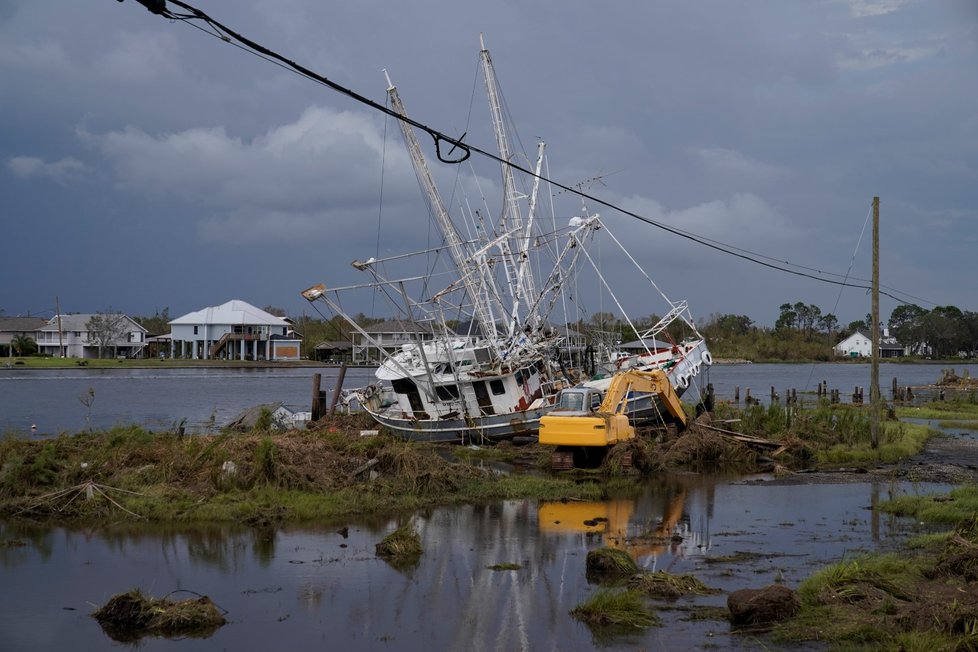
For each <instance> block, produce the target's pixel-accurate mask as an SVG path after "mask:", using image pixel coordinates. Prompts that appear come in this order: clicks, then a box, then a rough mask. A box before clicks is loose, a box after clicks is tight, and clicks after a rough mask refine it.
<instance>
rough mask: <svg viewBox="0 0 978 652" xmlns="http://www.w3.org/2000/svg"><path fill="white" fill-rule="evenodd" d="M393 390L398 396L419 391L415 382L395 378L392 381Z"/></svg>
mask: <svg viewBox="0 0 978 652" xmlns="http://www.w3.org/2000/svg"><path fill="white" fill-rule="evenodd" d="M391 388H392V389H393V390H394V391H395V392H396V393H398V394H410V393H411V392H412V391H417V389H418V388H417V387H416V386H415V385H414V381H411V380H408V379H407V378H395V379H394V380H392V381H391Z"/></svg>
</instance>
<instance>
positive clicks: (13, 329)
mask: <svg viewBox="0 0 978 652" xmlns="http://www.w3.org/2000/svg"><path fill="white" fill-rule="evenodd" d="M47 323H48V320H47V319H41V318H40V317H0V355H4V356H8V357H10V356H13V354H14V348H13V347H12V346H10V344H11V342H13V341H14V340H15V339H16V338H18V337H20V336H21V335H26V336H27V337H29V338H31V339H32V340H34V341H35V342H36V341H37V330H38V329H39V328H42V327H43V326H44V325H45V324H47Z"/></svg>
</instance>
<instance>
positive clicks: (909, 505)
mask: <svg viewBox="0 0 978 652" xmlns="http://www.w3.org/2000/svg"><path fill="white" fill-rule="evenodd" d="M880 509H882V510H883V511H884V512H887V513H889V514H895V515H897V516H912V517H914V518H915V519H916V520H918V521H922V522H924V523H946V524H951V523H957V522H959V521H961V520H963V519H966V518H968V517H970V516H971V515H972V514H973V513H975V512H976V511H978V486H976V485H967V486H964V487H958V488H956V489H952V490H951V491H950V493H947V494H929V495H923V496H898V497H897V498H894V499H893V500H889V501H887V502H884V503H882V504H881V505H880Z"/></svg>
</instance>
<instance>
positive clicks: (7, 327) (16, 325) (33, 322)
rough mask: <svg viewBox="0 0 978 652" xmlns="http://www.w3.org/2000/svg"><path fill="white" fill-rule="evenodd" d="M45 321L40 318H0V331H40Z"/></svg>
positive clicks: (46, 321)
mask: <svg viewBox="0 0 978 652" xmlns="http://www.w3.org/2000/svg"><path fill="white" fill-rule="evenodd" d="M46 323H48V320H47V319H41V318H40V317H0V331H3V332H5V333H30V332H32V331H36V330H40V329H41V328H42V327H43V326H44V324H46Z"/></svg>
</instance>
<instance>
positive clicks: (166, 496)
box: [0, 404, 931, 523]
mask: <svg viewBox="0 0 978 652" xmlns="http://www.w3.org/2000/svg"><path fill="white" fill-rule="evenodd" d="M712 424H717V425H712ZM318 426H319V427H317V428H316V429H313V430H292V431H288V432H275V433H272V432H266V431H262V430H260V429H259V430H256V431H252V432H249V433H231V432H225V433H221V434H213V435H193V436H186V437H185V436H180V435H177V434H174V433H172V432H150V431H147V430H144V429H142V428H139V427H135V426H130V427H116V428H113V429H111V430H107V431H103V432H96V433H81V434H77V435H71V436H69V435H62V436H60V437H57V438H54V439H47V440H38V441H31V440H27V439H24V438H14V437H8V438H4V439H0V516H17V517H31V518H48V519H57V520H60V519H101V518H105V517H109V516H116V517H118V516H122V515H125V516H126V517H127V518H140V519H148V520H152V521H161V522H204V521H217V522H222V521H224V522H227V521H234V522H251V523H276V522H282V521H291V522H303V521H310V520H331V519H341V518H345V517H350V516H355V515H366V514H382V513H391V512H399V511H404V510H414V509H418V508H422V507H428V506H432V505H436V504H459V503H475V502H484V501H492V500H500V499H515V498H541V499H548V500H555V499H565V498H573V499H585V500H595V499H599V498H600V497H601V496H603V495H605V494H606V493H607V492H608V491H612V490H614V491H621V490H625V491H628V490H631V489H634V488H635V487H636V486H637V484H636V480H635V478H634V477H633V476H634V474H635V472H636V471H639V472H641V473H644V474H656V473H660V472H662V471H664V470H668V469H685V470H695V471H718V470H719V471H727V472H755V471H770V470H775V471H776V472H779V471H784V472H787V471H790V470H800V469H812V468H832V467H839V466H852V465H854V464H859V465H868V464H873V463H876V462H891V461H895V460H897V459H902V458H906V457H909V456H912V455H913V454H915V453H916V452H918V451H920V450H921V449H922V448H923V445H924V442H925V441H926V439H927V437H928V436H930V434H931V431H930V430H929V429H928V428H927V427H926V426H922V425H914V424H907V423H902V422H898V421H888V422H886V423H885V424H884V427H883V430H882V434H881V437H880V446H879V447H878V448H876V449H873V448H871V446H870V435H869V420H868V412H867V411H866V410H865V409H859V408H855V407H852V406H830V405H827V404H826V405H821V406H819V407H817V408H814V409H798V408H795V407H791V408H784V407H780V406H777V405H774V406H771V407H760V406H752V407H750V408H747V409H745V410H743V411H740V410H736V409H734V408H732V407H730V406H729V405H727V404H721V405H719V406H718V407H717V409H716V411H715V413H714V415H713V421H710V419H709V418H708V417H704V418H702V419H700V420H698V421H697V422H696V423H694V424H693V425H692V426H691V427H690V428H689V429H688V430H687V431H686V432H684V433H683V434H682V435H681V436H678V437H675V436H673V437H665V438H662V439H660V440H658V441H656V442H653V441H651V440H647V439H636V440H634V441H632V442H629V443H628V444H627V445H625V450H627V452H628V453H630V458H631V462H632V466H630V467H629V466H627V465H623V464H621V455H620V453H622V452H624V451H622V450H619V449H616V450H614V451H612V453H611V454H609V455H608V456H607V458H606V460H605V464H604V466H602V467H601V468H599V469H597V470H595V471H591V472H585V473H574V474H565V475H551V474H549V473H518V472H517V473H512V474H498V473H494V472H493V471H491V470H488V468H487V467H488V464H485V462H494V461H506V462H510V463H513V464H514V465H515V466H516V467H517V468H530V469H536V470H539V469H542V468H546V467H548V465H549V460H550V453H551V452H552V451H551V450H550V449H549V448H548V447H541V446H538V445H531V446H527V447H521V448H517V447H514V446H512V445H510V444H500V445H497V446H491V447H482V448H476V447H461V446H436V445H431V444H422V443H410V442H403V441H400V440H398V439H395V438H393V437H392V436H388V435H385V434H381V435H379V436H374V437H361V436H360V431H361V429H364V428H373V427H375V425H374V424H373V423H372V422H370V421H368V420H366V419H365V418H364V417H362V416H343V417H336V418H334V419H332V420H330V421H328V422H322V423H320V424H318ZM718 426H722V427H718ZM737 433H743V434H746V435H750V436H759V437H763V438H766V439H767V440H769V441H770V442H771V443H770V444H769V445H768V447H767V448H762V449H758V448H757V447H751V446H750V445H749V444H745V443H744V442H743V441H741V440H738V439H737ZM775 448H776V450H775Z"/></svg>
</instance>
